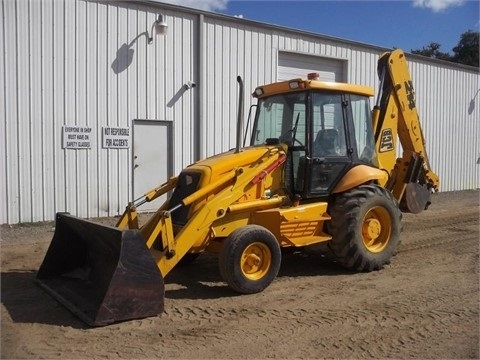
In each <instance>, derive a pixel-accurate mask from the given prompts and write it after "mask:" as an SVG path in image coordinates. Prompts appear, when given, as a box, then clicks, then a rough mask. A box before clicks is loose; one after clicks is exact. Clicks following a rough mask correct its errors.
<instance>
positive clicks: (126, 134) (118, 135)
mask: <svg viewBox="0 0 480 360" xmlns="http://www.w3.org/2000/svg"><path fill="white" fill-rule="evenodd" d="M102 134H103V141H102V147H103V148H105V149H128V148H129V147H130V128H119V127H104V128H102Z"/></svg>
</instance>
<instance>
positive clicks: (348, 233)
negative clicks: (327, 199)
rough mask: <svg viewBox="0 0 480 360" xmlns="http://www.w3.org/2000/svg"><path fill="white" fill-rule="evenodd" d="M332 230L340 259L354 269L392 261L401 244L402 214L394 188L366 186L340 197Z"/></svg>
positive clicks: (333, 210) (333, 208) (368, 268)
mask: <svg viewBox="0 0 480 360" xmlns="http://www.w3.org/2000/svg"><path fill="white" fill-rule="evenodd" d="M330 215H331V217H332V220H331V221H330V222H329V225H328V230H329V232H330V235H332V240H331V241H330V249H331V251H332V252H333V254H334V256H335V259H336V261H337V262H338V263H339V264H340V265H342V266H344V267H346V268H347V269H350V270H355V271H372V270H379V269H382V268H383V267H384V266H385V265H387V264H389V263H390V260H391V258H392V256H393V255H395V253H396V251H397V247H398V245H399V244H400V232H401V218H402V214H401V212H400V209H399V207H398V203H397V201H396V200H395V198H394V197H393V195H392V194H391V193H390V191H388V190H386V189H384V188H382V187H380V186H377V185H362V186H359V187H358V188H354V189H352V190H349V191H347V192H345V193H342V194H340V195H338V196H337V197H336V199H335V200H334V202H333V204H332V206H331V208H330Z"/></svg>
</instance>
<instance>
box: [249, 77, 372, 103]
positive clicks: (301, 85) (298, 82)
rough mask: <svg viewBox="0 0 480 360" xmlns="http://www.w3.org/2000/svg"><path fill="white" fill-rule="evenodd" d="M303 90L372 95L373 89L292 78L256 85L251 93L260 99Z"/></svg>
mask: <svg viewBox="0 0 480 360" xmlns="http://www.w3.org/2000/svg"><path fill="white" fill-rule="evenodd" d="M303 90H324V91H333V92H340V93H348V94H356V95H363V96H373V95H374V90H373V88H372V87H370V86H363V85H354V84H346V83H339V82H326V81H319V80H306V79H292V80H287V81H282V82H277V83H272V84H267V85H262V86H258V87H257V88H256V89H255V91H254V92H253V94H252V95H253V96H254V97H256V98H259V99H261V98H263V97H266V96H270V95H277V94H285V93H290V92H297V91H303Z"/></svg>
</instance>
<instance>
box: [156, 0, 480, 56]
mask: <svg viewBox="0 0 480 360" xmlns="http://www.w3.org/2000/svg"><path fill="white" fill-rule="evenodd" d="M159 1H160V2H165V3H172V4H178V5H182V6H187V7H193V8H198V9H201V10H206V11H211V12H216V13H220V14H224V15H230V16H237V17H242V18H244V19H248V20H254V21H259V22H262V23H267V24H272V25H279V26H283V27H287V28H293V29H297V30H302V31H308V32H313V33H316V34H321V35H327V36H333V37H338V38H341V39H347V40H352V41H357V42H361V43H366V44H370V45H376V46H380V47H385V48H393V47H395V48H401V49H403V50H404V51H407V52H410V51H411V50H415V49H422V48H423V47H426V46H428V45H429V44H430V43H432V42H436V43H439V44H440V45H441V48H440V51H442V52H449V53H451V54H453V51H452V49H453V47H455V46H456V45H457V44H458V42H459V40H460V35H461V34H462V33H464V32H466V31H468V30H473V31H479V23H480V20H479V19H480V11H479V4H480V2H479V1H478V0H383V1H374V0H369V1H362V0H356V1H354V0H336V1H332V0H159Z"/></svg>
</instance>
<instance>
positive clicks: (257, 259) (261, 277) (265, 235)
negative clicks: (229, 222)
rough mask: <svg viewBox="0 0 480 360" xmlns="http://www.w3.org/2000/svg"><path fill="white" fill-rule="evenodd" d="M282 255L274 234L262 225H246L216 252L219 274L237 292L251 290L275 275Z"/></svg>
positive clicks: (269, 282) (253, 290)
mask: <svg viewBox="0 0 480 360" xmlns="http://www.w3.org/2000/svg"><path fill="white" fill-rule="evenodd" d="M281 259H282V254H281V251H280V245H279V244H278V241H277V239H276V238H275V236H274V235H273V234H272V233H271V232H270V231H269V230H267V229H265V228H263V227H261V226H258V225H247V226H243V227H241V228H239V229H237V230H235V231H233V232H232V233H231V234H230V235H229V236H228V237H227V239H225V242H224V244H223V246H222V250H221V251H220V254H219V269H220V274H221V275H222V278H223V279H224V280H225V282H226V283H227V284H228V285H229V286H230V287H231V288H232V289H233V290H235V291H236V292H239V293H241V294H253V293H257V292H260V291H262V290H264V289H265V288H266V287H267V286H268V285H270V284H271V283H272V281H273V280H274V279H275V278H276V277H277V274H278V271H279V270H280V263H281Z"/></svg>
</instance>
